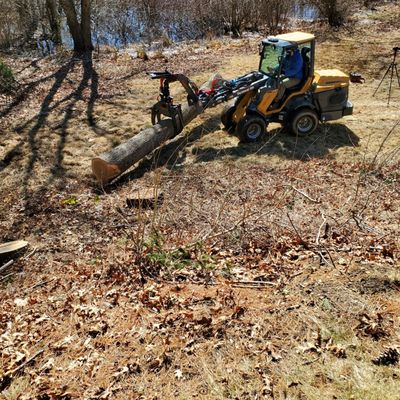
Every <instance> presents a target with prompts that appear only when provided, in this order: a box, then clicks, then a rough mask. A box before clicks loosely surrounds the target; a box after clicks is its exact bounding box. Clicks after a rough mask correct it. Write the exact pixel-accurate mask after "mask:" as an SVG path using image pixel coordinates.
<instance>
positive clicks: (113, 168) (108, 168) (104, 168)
mask: <svg viewBox="0 0 400 400" xmlns="http://www.w3.org/2000/svg"><path fill="white" fill-rule="evenodd" d="M92 171H93V174H94V175H95V177H96V179H97V181H98V182H99V183H100V184H102V185H106V184H107V183H109V182H111V181H112V180H113V179H114V178H116V177H117V176H119V175H121V173H122V171H121V170H120V168H119V167H118V165H116V164H110V163H108V162H107V161H105V160H102V159H101V158H93V160H92Z"/></svg>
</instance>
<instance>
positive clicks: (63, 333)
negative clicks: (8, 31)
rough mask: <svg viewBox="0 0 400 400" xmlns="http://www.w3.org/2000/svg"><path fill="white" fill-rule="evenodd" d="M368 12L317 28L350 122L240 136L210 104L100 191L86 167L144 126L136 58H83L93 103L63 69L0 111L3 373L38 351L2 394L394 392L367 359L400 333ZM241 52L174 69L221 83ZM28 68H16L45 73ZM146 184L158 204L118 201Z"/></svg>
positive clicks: (378, 68)
mask: <svg viewBox="0 0 400 400" xmlns="http://www.w3.org/2000/svg"><path fill="white" fill-rule="evenodd" d="M392 7H393V8H389V6H386V8H382V9H380V11H379V12H380V13H388V12H394V11H395V10H397V9H398V6H392ZM396 7H397V8H396ZM372 24H373V25H372V26H373V28H371V25H368V30H370V31H373V33H374V35H373V36H372V33H368V35H367V34H366V30H367V28H365V27H364V24H361V23H360V24H359V25H357V28H354V32H353V33H352V36H351V38H350V35H349V34H348V33H347V32H346V31H342V32H337V33H334V35H336V36H337V37H336V38H335V37H334V36H333V35H332V34H331V33H329V32H325V31H324V30H323V29H322V28H321V30H320V31H319V33H318V35H319V39H320V44H319V50H318V68H326V67H331V66H337V67H339V68H342V69H343V70H345V71H346V72H349V71H351V70H353V69H360V72H363V73H364V74H365V76H366V78H367V82H366V84H364V85H361V86H355V85H352V87H351V99H352V101H353V102H354V104H355V114H354V115H353V116H352V117H348V118H346V119H344V120H342V121H338V123H332V124H326V125H324V126H322V127H321V128H320V129H319V130H318V132H317V133H316V134H315V135H313V136H312V137H310V138H306V139H304V140H301V141H300V140H296V139H295V138H292V137H290V136H288V135H286V134H285V133H284V132H282V131H281V130H280V129H279V126H271V127H270V132H271V135H270V136H269V137H267V138H266V139H265V140H264V141H263V142H261V143H257V144H252V145H239V144H238V142H237V139H236V138H235V137H232V136H229V135H227V134H226V133H225V132H223V131H222V130H221V127H220V123H219V112H220V111H221V110H220V109H219V108H217V109H214V110H209V111H208V112H207V114H204V115H202V116H200V117H199V118H198V119H197V120H196V121H194V122H193V123H192V124H190V125H189V126H188V127H187V129H186V130H185V133H184V134H183V135H181V136H179V137H178V138H176V139H175V140H174V141H172V142H171V143H169V144H167V145H166V146H164V147H163V149H161V150H159V151H156V152H155V153H154V154H153V155H152V156H151V157H149V158H148V159H146V160H143V161H142V162H141V163H139V165H137V166H135V167H134V168H133V169H132V170H131V171H129V172H128V174H127V175H126V176H125V177H124V178H123V179H121V180H120V181H119V182H118V183H116V184H115V185H114V186H113V187H112V188H111V189H107V190H105V189H104V188H100V189H99V188H98V187H96V185H95V183H94V181H93V178H92V177H91V174H90V168H89V165H90V159H91V158H92V157H93V156H94V155H96V154H98V153H100V152H102V151H104V150H107V149H109V148H110V147H112V146H114V145H116V144H118V143H120V142H122V141H124V140H126V139H127V138H129V137H131V136H132V135H133V134H135V133H136V132H138V131H139V130H140V129H142V128H143V127H145V126H146V125H148V124H149V119H150V118H149V113H148V107H149V106H150V105H151V104H152V103H153V101H154V98H155V94H156V91H157V84H156V83H155V82H151V81H149V80H147V79H144V78H143V75H142V74H141V73H140V74H139V71H140V70H141V69H143V64H140V63H141V61H140V62H139V61H132V62H129V63H127V62H126V61H124V60H122V59H118V57H117V58H115V57H114V55H111V56H102V58H101V60H97V61H95V70H96V72H97V74H98V77H99V87H98V89H97V90H98V93H99V95H100V98H99V99H98V100H97V101H96V103H95V104H94V106H93V110H92V111H91V109H90V107H89V110H88V106H87V104H88V103H89V104H90V99H91V86H90V82H91V81H90V79H89V80H88V82H87V85H86V86H85V85H83V86H84V87H83V89H82V90H81V92H80V93H79V96H78V98H77V99H75V98H74V97H73V96H72V97H68V95H69V94H71V93H74V92H76V90H77V87H78V88H79V82H81V79H82V72H83V69H82V64H80V62H79V61H78V62H77V63H76V64H75V65H74V66H73V68H72V69H71V70H70V71H69V72H68V75H67V76H65V78H64V80H63V81H62V82H61V83H60V87H59V89H58V90H54V95H52V93H53V92H52V91H51V85H52V84H53V83H54V80H51V81H46V82H43V83H40V84H38V86H37V87H35V88H34V92H33V94H31V95H28V96H27V98H25V100H24V102H22V103H21V104H20V105H19V106H17V107H16V108H15V109H13V111H12V113H10V114H8V115H6V116H4V118H3V120H2V122H1V123H2V126H3V129H4V132H5V133H3V137H4V140H2V142H1V145H0V159H2V160H3V164H2V170H1V171H0V179H1V189H0V190H1V198H2V207H1V208H0V217H1V222H0V224H1V225H0V226H1V232H0V233H1V235H0V239H1V240H4V241H5V240H13V239H19V238H24V239H26V240H28V241H29V242H30V249H29V250H28V251H27V253H25V254H23V255H21V257H19V258H18V259H16V260H15V263H14V264H13V267H12V269H11V270H10V272H11V273H12V274H13V275H11V276H9V277H7V278H6V279H4V280H2V281H1V285H2V293H1V306H0V348H1V359H0V377H2V376H3V378H4V374H5V373H6V371H10V370H12V369H13V368H15V367H16V366H17V365H21V363H23V362H24V361H25V360H27V359H28V358H29V357H30V356H31V355H33V354H34V353H36V352H37V351H38V350H40V349H43V350H44V353H43V354H42V355H40V356H38V357H37V358H36V359H35V361H34V362H32V363H31V364H29V365H26V366H25V368H23V369H22V370H21V371H20V372H19V373H18V374H16V376H14V377H13V379H12V380H11V382H9V384H8V385H7V384H5V383H4V382H5V381H4V380H2V381H1V382H2V386H3V387H4V390H3V391H2V392H1V394H0V398H4V399H31V398H38V399H68V398H74V399H75V398H85V399H97V398H99V399H100V398H113V399H126V398H132V399H156V398H157V399H172V398H176V399H190V398H198V399H259V398H271V399H275V400H276V399H357V400H358V399H359V400H361V399H362V400H364V399H376V398H381V399H390V400H392V399H397V398H399V394H398V390H397V388H398V380H399V376H400V370H399V367H398V365H392V366H382V365H381V366H377V365H375V364H373V363H372V360H373V359H375V358H376V357H378V356H379V355H380V354H381V353H383V352H384V351H385V350H386V349H388V348H396V347H398V346H399V345H400V336H399V332H400V330H399V329H400V326H399V324H400V320H399V318H398V315H399V311H400V297H399V295H398V293H399V290H400V284H399V281H400V273H399V247H400V242H399V237H400V235H399V232H400V229H399V221H400V196H399V193H400V186H399V172H398V168H399V166H400V164H399V132H400V128H397V129H395V130H394V131H393V132H392V134H391V135H390V136H389V137H387V138H386V136H387V134H388V132H389V131H390V129H391V128H393V127H394V125H395V123H396V121H397V120H398V95H399V93H398V92H396V93H394V97H395V99H394V100H393V103H392V105H391V106H390V107H387V106H386V99H385V89H382V92H381V93H379V95H378V96H377V98H373V97H372V96H371V94H372V93H373V90H374V88H375V87H376V86H377V83H378V81H379V78H380V77H381V75H382V73H383V68H384V67H385V65H386V63H389V62H390V56H389V53H390V49H391V47H393V45H394V44H395V43H396V42H398V40H399V36H400V34H399V31H398V30H396V29H393V30H392V31H390V35H388V33H387V31H385V29H386V26H387V25H386V22H385V21H383V22H382V19H381V18H379V19H374V20H373V21H372ZM328 33H329V35H330V36H329V35H328ZM242 46H244V47H235V48H232V47H233V46H231V44H230V43H229V42H228V43H223V42H222V43H219V44H218V45H217V41H215V40H212V41H210V42H209V44H208V47H209V49H208V50H207V51H209V53H207V52H206V53H205V54H204V55H199V54H197V53H193V54H189V56H188V55H184V56H177V58H176V60H174V61H173V67H175V70H178V68H179V66H182V68H183V72H185V73H188V74H189V75H190V76H193V77H195V80H196V81H197V82H203V81H205V80H206V78H207V77H208V75H209V74H210V72H211V71H215V70H218V71H219V72H221V73H222V74H223V75H226V76H228V77H234V76H236V75H239V74H241V73H244V72H246V71H249V70H253V69H256V68H257V56H256V55H255V54H256V43H252V42H251V43H250V42H249V43H244V44H243V43H242ZM243 52H246V54H245V55H243V54H241V53H243ZM108 57H109V58H108ZM171 62H172V61H171ZM16 63H20V64H18V65H20V67H21V69H22V68H23V67H26V66H27V63H28V62H27V61H21V60H17V61H16ZM148 63H149V64H146V67H147V68H146V69H159V68H162V67H164V62H163V61H162V60H150V61H149V62H148ZM37 65H38V66H39V70H35V69H34V67H32V66H31V67H29V68H28V69H26V70H24V71H21V72H20V75H19V79H20V80H23V81H24V80H25V81H26V82H30V80H31V79H38V78H40V76H43V75H47V74H51V73H53V72H54V71H55V70H56V69H57V68H59V64H58V62H57V61H56V60H54V61H53V64H51V63H49V61H48V60H42V61H39V62H38V64H37ZM361 67H362V69H361ZM137 74H139V75H137ZM61 76H62V74H61ZM54 89H55V88H54ZM92 90H93V89H92ZM181 95H182V92H181V91H178V92H177V93H176V97H177V98H179V96H181ZM49 96H50V97H51V98H49ZM396 96H397V98H396ZM66 97H67V98H66ZM65 98H66V99H65ZM46 99H47V100H46ZM82 99H83V100H84V101H81V100H82ZM48 100H51V101H50V102H49V101H48ZM75 100H76V101H75ZM57 101H61V102H60V104H59V105H58V106H57V108H55V109H54V110H52V109H50V108H51V106H52V105H54V104H55V103H56V102H57ZM43 104H45V105H46V106H45V107H44V108H43ZM40 106H42V111H44V113H42V114H41V115H39V116H37V113H38V111H39V109H40ZM49 107H50V108H49ZM90 113H92V114H93V115H92V117H91V118H92V122H94V123H92V124H88V114H90ZM66 116H67V117H68V118H66ZM30 118H33V119H32V120H31V121H30V122H29V119H30ZM26 121H28V122H27V123H25V122H26ZM63 121H66V122H64V123H63ZM38 123H40V124H39V125H38ZM142 187H155V188H157V190H162V191H163V194H164V201H163V202H162V204H160V205H159V206H157V207H156V208H155V209H154V210H151V209H135V208H132V209H130V208H127V207H126V205H125V200H126V198H127V197H129V195H130V194H131V193H132V191H133V190H135V189H138V188H142ZM1 264H3V262H2V263H1ZM0 279H3V278H1V277H0ZM235 281H240V282H249V281H251V282H252V281H259V282H260V281H261V282H267V283H264V284H263V285H262V288H254V287H248V285H249V284H245V285H247V287H237V286H238V284H236V285H235V284H234V282H235ZM243 285H244V284H242V286H243ZM253 285H254V284H253ZM239 286H240V285H239ZM15 300H17V301H15Z"/></svg>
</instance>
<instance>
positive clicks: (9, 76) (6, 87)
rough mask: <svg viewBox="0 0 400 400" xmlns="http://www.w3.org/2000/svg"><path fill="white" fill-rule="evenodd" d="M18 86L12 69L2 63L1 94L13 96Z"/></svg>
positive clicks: (0, 72) (0, 68)
mask: <svg viewBox="0 0 400 400" xmlns="http://www.w3.org/2000/svg"><path fill="white" fill-rule="evenodd" d="M16 86H17V82H16V80H15V78H14V74H13V72H12V70H11V68H10V67H9V66H7V65H6V64H4V63H3V62H2V61H0V93H2V94H12V93H13V92H14V91H15V89H16Z"/></svg>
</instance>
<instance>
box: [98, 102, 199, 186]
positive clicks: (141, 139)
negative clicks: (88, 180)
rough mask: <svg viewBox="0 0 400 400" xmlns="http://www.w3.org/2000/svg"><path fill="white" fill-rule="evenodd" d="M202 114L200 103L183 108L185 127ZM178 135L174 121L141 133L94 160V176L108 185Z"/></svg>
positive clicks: (154, 126) (167, 120)
mask: <svg viewBox="0 0 400 400" xmlns="http://www.w3.org/2000/svg"><path fill="white" fill-rule="evenodd" d="M202 112H203V108H202V106H201V105H200V104H199V103H198V104H194V105H192V106H186V107H182V115H183V125H184V126H186V125H187V124H188V123H189V122H190V121H192V120H193V119H194V118H196V117H197V116H198V115H199V114H201V113H202ZM176 135H177V133H176V132H175V129H174V124H173V122H172V120H171V119H170V118H168V119H164V120H162V121H161V122H160V123H159V124H156V125H153V126H152V127H151V128H147V129H144V130H142V131H140V132H139V133H138V134H137V135H135V136H134V137H132V138H131V139H129V140H128V141H127V142H125V143H122V144H120V145H119V146H117V147H115V148H114V149H112V150H111V151H109V152H107V153H103V154H101V155H100V156H99V157H96V158H94V159H92V171H93V174H94V175H95V177H96V178H97V180H98V182H99V183H101V184H103V185H106V184H107V183H110V182H111V181H112V180H113V179H115V178H117V177H118V176H119V175H121V174H122V173H123V172H125V171H126V170H127V169H128V168H129V167H131V166H132V165H133V164H135V163H136V162H138V161H139V160H141V159H142V158H143V157H145V156H146V155H147V154H149V153H151V152H152V151H153V150H155V149H156V148H157V147H159V146H160V145H161V144H162V143H164V142H165V141H167V140H169V139H172V138H173V137H175V136H176Z"/></svg>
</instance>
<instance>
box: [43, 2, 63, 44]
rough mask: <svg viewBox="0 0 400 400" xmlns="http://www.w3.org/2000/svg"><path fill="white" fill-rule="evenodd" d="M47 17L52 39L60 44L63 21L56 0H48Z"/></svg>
mask: <svg viewBox="0 0 400 400" xmlns="http://www.w3.org/2000/svg"><path fill="white" fill-rule="evenodd" d="M46 11H47V18H48V20H49V25H50V29H51V40H52V41H53V43H54V44H55V45H56V46H58V45H60V44H62V41H61V21H60V14H59V12H58V8H57V3H56V0H46Z"/></svg>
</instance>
